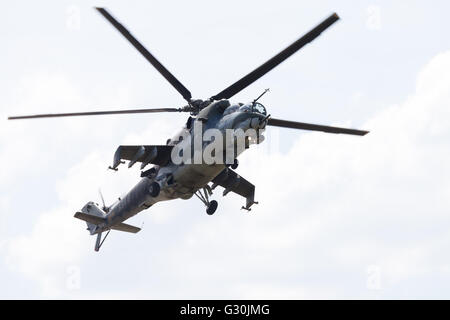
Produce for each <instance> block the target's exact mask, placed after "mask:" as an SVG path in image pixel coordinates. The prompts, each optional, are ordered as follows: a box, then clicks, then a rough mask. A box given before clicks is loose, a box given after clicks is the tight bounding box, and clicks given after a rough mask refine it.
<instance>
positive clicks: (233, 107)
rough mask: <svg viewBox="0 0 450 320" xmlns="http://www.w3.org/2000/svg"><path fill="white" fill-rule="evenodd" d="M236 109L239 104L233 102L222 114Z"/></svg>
mask: <svg viewBox="0 0 450 320" xmlns="http://www.w3.org/2000/svg"><path fill="white" fill-rule="evenodd" d="M238 109H239V105H238V104H234V105H232V106H229V107H228V108H226V109H225V111H224V112H223V115H224V116H226V115H227V114H230V113H233V112H235V111H237V110H238Z"/></svg>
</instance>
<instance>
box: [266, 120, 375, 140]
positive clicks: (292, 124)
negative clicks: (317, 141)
mask: <svg viewBox="0 0 450 320" xmlns="http://www.w3.org/2000/svg"><path fill="white" fill-rule="evenodd" d="M267 125H269V126H274V127H282V128H290V129H302V130H312V131H322V132H328V133H344V134H352V135H356V136H365V135H366V134H368V133H369V131H363V130H356V129H347V128H339V127H330V126H323V125H319V124H311V123H304V122H296V121H287V120H280V119H274V118H269V120H268V122H267Z"/></svg>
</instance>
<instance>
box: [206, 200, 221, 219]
mask: <svg viewBox="0 0 450 320" xmlns="http://www.w3.org/2000/svg"><path fill="white" fill-rule="evenodd" d="M217 205H218V203H217V201H216V200H213V201H211V202H210V203H209V204H208V206H207V207H206V213H207V214H209V215H213V214H214V212H216V210H217Z"/></svg>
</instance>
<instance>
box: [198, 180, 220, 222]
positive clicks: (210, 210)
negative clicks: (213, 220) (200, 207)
mask: <svg viewBox="0 0 450 320" xmlns="http://www.w3.org/2000/svg"><path fill="white" fill-rule="evenodd" d="M202 191H203V192H202ZM194 194H195V195H196V196H197V198H199V199H200V200H201V202H203V204H204V205H205V206H206V213H207V214H208V215H213V214H214V212H216V210H217V205H218V204H217V201H216V200H212V201H209V196H211V195H212V190H211V187H210V186H208V185H206V186H205V187H203V188H202V189H199V190H197V192H195V193H194Z"/></svg>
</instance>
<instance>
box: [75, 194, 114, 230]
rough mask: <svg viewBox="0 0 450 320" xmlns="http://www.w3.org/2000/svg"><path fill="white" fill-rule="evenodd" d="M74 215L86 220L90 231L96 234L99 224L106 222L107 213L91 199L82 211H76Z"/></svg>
mask: <svg viewBox="0 0 450 320" xmlns="http://www.w3.org/2000/svg"><path fill="white" fill-rule="evenodd" d="M74 217H75V218H78V219H80V220H84V221H86V224H87V227H88V230H89V232H90V233H91V234H96V233H97V231H98V229H99V228H98V226H99V225H100V224H102V223H104V222H105V217H106V213H105V212H104V211H103V210H102V209H100V208H99V207H98V206H97V205H96V204H95V203H94V202H92V201H90V202H88V203H87V204H86V205H85V206H84V207H83V209H81V212H77V213H75V215H74Z"/></svg>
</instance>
